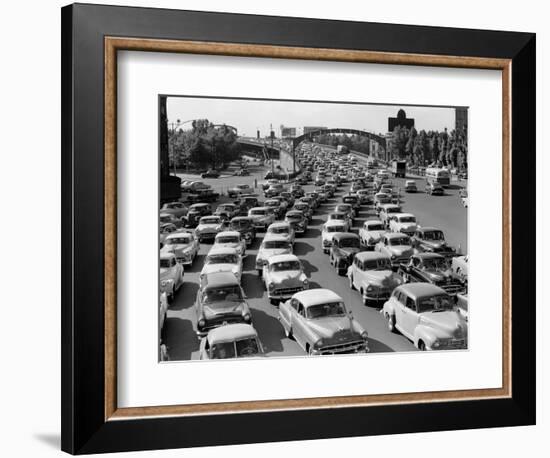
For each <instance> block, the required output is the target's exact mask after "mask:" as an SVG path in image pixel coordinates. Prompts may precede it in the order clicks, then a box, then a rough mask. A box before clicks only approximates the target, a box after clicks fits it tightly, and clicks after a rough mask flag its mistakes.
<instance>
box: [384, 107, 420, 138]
mask: <svg viewBox="0 0 550 458" xmlns="http://www.w3.org/2000/svg"><path fill="white" fill-rule="evenodd" d="M398 126H399V127H406V128H407V129H411V128H413V127H414V118H407V114H406V113H405V110H403V108H401V109H400V110H399V111H398V112H397V116H396V117H395V118H388V132H393V131H394V129H395V128H396V127H398Z"/></svg>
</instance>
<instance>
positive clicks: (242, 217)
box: [231, 216, 252, 221]
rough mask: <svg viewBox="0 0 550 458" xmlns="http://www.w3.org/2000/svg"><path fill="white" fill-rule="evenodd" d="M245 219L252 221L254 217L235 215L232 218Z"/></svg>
mask: <svg viewBox="0 0 550 458" xmlns="http://www.w3.org/2000/svg"><path fill="white" fill-rule="evenodd" d="M244 220H247V221H252V218H251V217H250V216H234V217H233V218H231V221H244Z"/></svg>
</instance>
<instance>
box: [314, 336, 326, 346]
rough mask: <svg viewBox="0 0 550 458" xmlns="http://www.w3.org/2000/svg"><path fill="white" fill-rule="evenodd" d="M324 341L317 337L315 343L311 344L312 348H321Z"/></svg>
mask: <svg viewBox="0 0 550 458" xmlns="http://www.w3.org/2000/svg"><path fill="white" fill-rule="evenodd" d="M324 343H325V341H324V340H323V339H322V338H321V339H319V340H318V341H317V342H315V343H314V344H313V347H314V348H321V347H322V346H323V344H324Z"/></svg>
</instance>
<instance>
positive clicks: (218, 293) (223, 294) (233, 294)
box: [202, 285, 243, 308]
mask: <svg viewBox="0 0 550 458" xmlns="http://www.w3.org/2000/svg"><path fill="white" fill-rule="evenodd" d="M242 300H243V296H242V292H241V288H240V287H239V286H238V285H231V286H221V287H218V288H208V289H207V290H206V291H204V292H203V293H202V302H203V303H204V304H209V305H210V306H212V304H216V303H223V302H242ZM213 308H215V307H213Z"/></svg>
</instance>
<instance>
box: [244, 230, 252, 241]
mask: <svg viewBox="0 0 550 458" xmlns="http://www.w3.org/2000/svg"><path fill="white" fill-rule="evenodd" d="M250 237H252V235H251V234H250V232H247V233H246V234H244V238H245V239H246V240H250Z"/></svg>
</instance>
